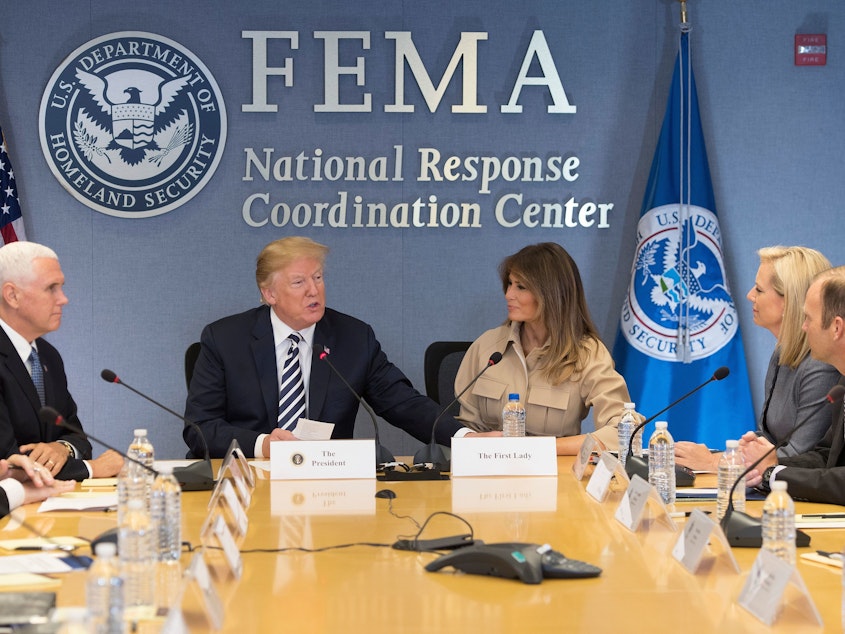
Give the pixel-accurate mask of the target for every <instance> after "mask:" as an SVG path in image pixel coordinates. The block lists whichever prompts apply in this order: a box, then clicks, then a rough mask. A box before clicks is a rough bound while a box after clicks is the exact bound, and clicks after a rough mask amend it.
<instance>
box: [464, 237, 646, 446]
mask: <svg viewBox="0 0 845 634" xmlns="http://www.w3.org/2000/svg"><path fill="white" fill-rule="evenodd" d="M499 276H500V278H501V282H502V290H503V291H504V298H505V303H506V305H507V320H506V321H505V323H504V324H503V325H501V326H498V327H496V328H493V329H492V330H488V331H487V332H485V333H484V334H482V335H481V336H480V337H479V338H478V339H476V340H475V342H473V344H472V345H471V346H470V348H469V350H468V351H467V353H466V355H465V356H464V359H463V361H462V363H461V367H460V369H459V370H458V374H457V378H456V379H455V392H456V393H459V392H460V391H461V390H463V389H464V387H466V386H467V385H468V384H469V382H470V381H471V380H472V378H473V377H474V376H475V374H476V373H477V372H478V368H480V367H484V365H485V363H486V362H487V359H489V358H490V355H491V354H493V353H494V352H500V353H502V360H501V361H500V362H499V363H497V364H496V365H494V366H492V367H491V368H490V369H489V370H487V372H485V373H484V374H483V375H482V376H481V378H479V379H478V381H476V383H475V384H474V385H473V386H472V388H471V389H470V390H469V391H467V392H466V393H465V394H464V395H463V396H462V397H461V399H460V403H461V409H460V414H459V415H458V419H459V420H460V421H462V422H463V423H464V424H466V425H467V426H469V427H471V428H472V429H474V430H477V431H480V432H491V431H500V430H501V429H502V408H504V406H505V403H507V401H508V394H509V393H512V392H515V393H518V394H519V396H520V399H521V400H522V403H523V405H524V406H525V432H526V434H527V435H534V436H555V437H556V438H557V453H558V454H560V455H574V454H576V453H577V452H578V449H579V448H580V446H581V444H583V441H584V435H583V434H582V433H581V422H582V421H583V420H584V419H585V418H586V417H587V414H588V413H589V411H590V409H591V408H592V410H593V421H594V424H595V432H593V433H594V436H595V438H596V439H597V440H599V441H600V442H601V443H602V444H603V445H604V446H605V447H606V448H608V449H616V448H617V446H618V439H617V429H616V425H617V423H618V422H619V419H620V418H621V415H622V409H623V406H624V404H625V402H626V401H628V400H630V396H629V395H628V387H627V386H626V385H625V380H624V379H623V378H622V376H621V375H620V374H619V373H618V372H617V371H616V370H615V369H614V367H613V359H612V358H611V356H610V352H609V351H608V350H607V348H606V347H605V345H604V344H603V343H602V341H601V338H600V337H599V333H598V329H597V328H596V327H595V325H594V324H593V320H592V319H591V317H590V311H589V309H588V308H587V299H586V297H585V295H584V286H583V284H582V283H581V275H580V273H579V272H578V266H577V265H576V264H575V261H574V260H573V259H572V257H570V255H569V253H567V252H566V250H565V249H564V248H563V247H562V246H560V245H559V244H556V243H554V242H544V243H541V244H534V245H530V246H527V247H525V248H523V249H521V250H520V251H519V252H517V253H515V254H513V255H511V256H508V257H507V258H505V259H504V261H502V263H501V264H500V265H499Z"/></svg>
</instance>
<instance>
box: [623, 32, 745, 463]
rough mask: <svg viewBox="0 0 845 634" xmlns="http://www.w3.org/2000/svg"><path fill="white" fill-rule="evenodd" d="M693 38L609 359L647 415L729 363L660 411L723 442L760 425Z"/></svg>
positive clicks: (684, 41)
mask: <svg viewBox="0 0 845 634" xmlns="http://www.w3.org/2000/svg"><path fill="white" fill-rule="evenodd" d="M688 36H689V34H688V33H687V32H683V33H681V41H680V50H679V51H678V58H677V61H676V63H675V71H674V74H673V76H672V88H671V92H670V94H669V103H668V105H667V106H666V116H665V117H664V119H663V128H662V129H661V131H660V139H659V140H658V142H657V149H656V150H655V153H654V161H653V163H652V164H651V173H650V174H649V179H648V187H647V188H646V192H645V197H644V200H643V206H642V210H641V213H640V220H639V223H638V225H637V251H636V255H635V256H634V263H633V266H632V267H631V281H630V284H629V288H628V294H627V296H626V297H625V303H624V305H623V307H622V318H621V320H620V324H619V334H618V336H617V338H616V344H615V346H614V348H613V357H614V359H615V361H616V368H617V370H618V371H619V372H620V373H621V374H622V375H623V376H624V377H625V380H626V382H627V384H628V389H629V391H630V393H631V399H632V400H633V401H635V402H636V404H637V411H639V412H640V413H641V414H643V415H644V416H651V415H652V414H656V413H657V412H659V411H660V410H662V409H663V408H664V407H666V406H667V405H669V404H670V403H671V402H673V401H675V400H676V399H678V398H680V397H681V396H683V395H684V394H686V393H687V392H689V391H690V390H692V389H693V388H695V387H696V386H698V385H699V384H701V383H704V382H705V381H706V380H707V379H709V378H710V377H711V376H713V373H714V371H715V370H716V369H717V368H719V367H721V366H727V367H728V369H729V370H730V375H729V376H728V377H727V378H725V379H723V380H722V381H714V382H713V383H712V384H710V385H708V386H706V387H704V388H703V389H701V390H700V391H698V392H696V393H695V394H694V395H693V396H691V397H690V398H688V399H686V400H685V401H683V402H681V403H679V404H678V405H676V406H675V407H673V408H672V409H670V410H669V411H667V412H666V413H665V414H663V415H661V416H660V417H659V418H660V420H666V421H668V422H669V431H670V432H671V434H672V436H673V438H675V440H692V441H696V442H703V443H706V444H707V445H708V446H709V447H713V448H724V446H725V440H726V439H730V438H739V436H740V435H741V434H742V433H744V432H745V431H747V430H749V429H753V428H754V411H753V407H752V404H751V393H750V389H749V385H748V370H747V368H746V365H745V351H744V349H743V346H742V339H741V337H740V333H739V320H738V318H737V313H736V307H735V305H734V302H733V300H732V299H731V293H730V288H729V286H728V281H727V277H726V274H725V266H724V262H723V258H722V239H721V232H720V230H719V219H718V218H717V217H716V204H715V201H714V198H713V185H712V183H711V181H710V169H709V167H708V164H707V153H706V151H705V148H704V137H703V135H702V132H701V118H700V115H699V111H698V96H697V94H696V90H695V80H694V79H693V76H692V66H691V64H690V56H689V40H688ZM651 427H652V426H651V425H649V427H648V428H647V429H646V430H645V434H644V442H646V441H647V440H648V437H649V435H650V434H651V431H652V429H650V428H651Z"/></svg>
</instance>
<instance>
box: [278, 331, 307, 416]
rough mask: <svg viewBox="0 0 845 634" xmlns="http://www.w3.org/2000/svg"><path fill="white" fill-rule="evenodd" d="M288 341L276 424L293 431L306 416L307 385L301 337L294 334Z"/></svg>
mask: <svg viewBox="0 0 845 634" xmlns="http://www.w3.org/2000/svg"><path fill="white" fill-rule="evenodd" d="M288 339H290V349H289V350H288V355H287V357H285V365H284V368H283V369H282V384H281V387H280V389H279V416H278V418H277V419H276V423H277V425H278V427H281V428H282V429H287V430H288V431H293V430H294V428H295V427H296V423H297V421H298V420H299V419H300V418H301V417H302V416H303V415H304V414H305V383H304V382H303V380H302V367H301V366H300V364H299V342H300V340H301V336H300V335H299V334H297V333H295V332H294V333H291V334H290V336H289V337H288Z"/></svg>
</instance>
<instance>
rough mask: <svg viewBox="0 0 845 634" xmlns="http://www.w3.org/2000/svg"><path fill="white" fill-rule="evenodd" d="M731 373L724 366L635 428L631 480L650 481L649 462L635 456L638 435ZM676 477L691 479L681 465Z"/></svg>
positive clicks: (628, 467) (630, 452) (630, 447)
mask: <svg viewBox="0 0 845 634" xmlns="http://www.w3.org/2000/svg"><path fill="white" fill-rule="evenodd" d="M730 373H731V371H730V370H729V369H728V368H727V367H726V366H724V365H723V366H722V367H720V368H716V371H715V372H714V373H713V376H711V377H710V378H709V379H707V380H706V381H705V382H704V383H702V384H701V385H699V386H698V387H697V388H695V389H693V390H690V391H689V392H687V393H686V394H684V395H683V396H682V397H681V398H679V399H678V400H677V401H674V402H672V403H670V404H669V405H667V406H666V407H664V408H663V409H662V410H660V411H659V412H657V413H656V414H654V415H653V416H650V417H648V418H646V419H645V420H644V421H643V422H641V423H640V424H639V425H637V426H636V427H635V428H634V431H633V433H632V434H631V440H629V441H628V455H627V457H626V458H625V472H626V473H627V474H628V477H629V478H632V477H634V475H638V476H640V477H641V478H642V479H643V480H645V481H646V482H647V481H648V461H647V460H645V459H644V458H642V457H641V456H635V455H634V437H635V436H636V435H637V433H638V432H639V431H640V430H641V429H642V428H643V427H645V426H646V425H648V424H649V423H650V422H651V421H653V420H654V419H655V418H657V417H658V416H660V415H661V414H662V413H663V412H665V411H666V410H668V409H670V408H672V407H674V406H675V405H677V404H678V403H680V402H681V401H683V400H685V399H687V398H689V397H690V396H692V395H693V394H695V393H696V392H698V390H700V389H701V388H703V387H704V386H705V385H707V384H708V383H712V382H713V381H721V380H722V379H724V378H725V377H726V376H728V375H729V374H730ZM621 449H622V448H621V447H620V451H621ZM675 476H676V481H679V480H678V478H687V479H689V475H688V472H687V470H686V469H685V468H684V467H681V466H680V465H675ZM694 480H695V478H694V475H693V481H694ZM687 486H692V482H690V483H689V484H688V485H687Z"/></svg>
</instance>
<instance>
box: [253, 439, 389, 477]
mask: <svg viewBox="0 0 845 634" xmlns="http://www.w3.org/2000/svg"><path fill="white" fill-rule="evenodd" d="M375 464H376V445H375V442H374V441H373V440H372V439H369V440H300V441H290V442H285V441H277V442H271V443H270V479H271V480H331V479H352V478H375V477H376V471H375Z"/></svg>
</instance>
